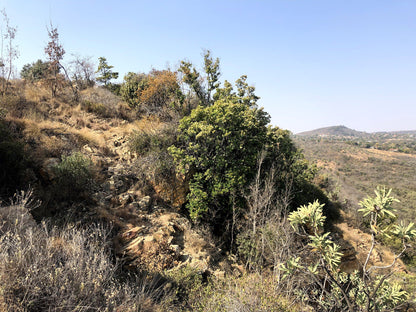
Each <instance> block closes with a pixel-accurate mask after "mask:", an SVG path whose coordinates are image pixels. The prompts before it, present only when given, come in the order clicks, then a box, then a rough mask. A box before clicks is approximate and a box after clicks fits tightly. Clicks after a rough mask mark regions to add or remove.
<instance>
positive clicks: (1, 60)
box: [0, 9, 19, 96]
mask: <svg viewBox="0 0 416 312" xmlns="http://www.w3.org/2000/svg"><path fill="white" fill-rule="evenodd" d="M1 15H2V17H3V22H4V26H3V24H2V25H0V26H1V28H0V29H1V33H0V36H1V48H0V52H1V53H0V75H1V76H0V78H2V79H1V94H2V96H4V95H5V94H6V91H7V89H8V86H9V81H10V77H11V75H12V73H13V62H14V60H15V59H17V57H18V56H19V51H18V50H17V47H16V46H15V45H14V40H15V38H16V32H17V28H16V27H13V26H10V20H9V17H8V16H7V13H6V10H4V9H3V10H2V11H1Z"/></svg>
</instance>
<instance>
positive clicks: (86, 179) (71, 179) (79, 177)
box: [53, 152, 94, 198]
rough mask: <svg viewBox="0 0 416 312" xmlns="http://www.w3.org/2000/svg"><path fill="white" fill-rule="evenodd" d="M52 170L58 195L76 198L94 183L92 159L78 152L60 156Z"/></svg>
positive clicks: (87, 190) (88, 189)
mask: <svg viewBox="0 0 416 312" xmlns="http://www.w3.org/2000/svg"><path fill="white" fill-rule="evenodd" d="M53 170H54V174H55V176H56V178H55V183H56V186H57V192H58V194H57V195H58V197H63V198H72V197H75V198H76V197H79V196H81V195H82V194H85V193H88V192H89V191H90V190H91V189H92V187H93V185H94V180H93V164H92V161H91V160H90V159H89V158H87V157H86V156H84V155H82V154H81V153H80V152H74V153H72V154H71V155H68V156H62V160H61V162H60V163H59V164H57V165H55V166H54V167H53Z"/></svg>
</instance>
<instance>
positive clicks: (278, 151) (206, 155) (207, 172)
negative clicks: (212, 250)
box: [170, 101, 313, 222]
mask: <svg viewBox="0 0 416 312" xmlns="http://www.w3.org/2000/svg"><path fill="white" fill-rule="evenodd" d="M269 121H270V116H269V115H268V114H267V113H266V112H264V111H263V110H262V109H257V108H255V107H249V106H248V105H245V104H244V103H236V102H232V101H217V102H215V103H214V104H213V105H212V106H208V107H202V106H200V107H198V108H196V109H195V110H193V111H192V113H191V114H190V115H189V116H186V117H184V118H183V119H182V120H181V121H180V125H179V135H178V145H177V146H176V147H171V148H170V153H171V154H172V156H173V157H174V160H175V162H176V164H177V167H178V168H179V169H180V170H181V172H182V174H184V175H185V176H186V177H187V178H189V194H188V196H187V199H188V204H187V208H188V209H189V213H190V216H191V218H192V219H194V220H197V219H198V218H200V217H202V216H204V215H205V216H207V215H209V217H210V220H211V221H212V222H216V221H215V220H214V219H215V218H217V221H220V222H224V220H225V219H226V218H227V217H228V216H229V214H230V213H231V212H232V209H233V207H236V208H242V207H244V206H245V203H244V200H243V196H242V195H243V193H244V192H245V189H246V187H247V186H248V185H249V184H250V182H251V181H252V179H253V177H254V176H255V174H256V172H257V159H258V156H259V154H260V152H262V151H265V152H266V157H265V161H264V166H263V168H262V170H263V171H265V172H266V171H268V170H270V169H271V168H272V167H273V168H275V169H276V172H278V174H277V175H276V187H282V188H283V187H285V183H286V182H288V181H289V180H290V181H292V182H296V183H292V182H291V183H292V184H294V185H295V184H297V182H298V181H304V180H305V179H309V178H310V177H311V176H312V174H313V172H311V171H310V170H309V169H308V165H307V163H306V162H305V161H304V159H303V156H302V155H301V154H300V153H299V152H298V150H297V149H296V147H295V146H294V144H293V142H292V140H291V139H290V134H289V132H288V131H284V130H281V129H279V128H272V127H268V123H269ZM221 220H222V221H221Z"/></svg>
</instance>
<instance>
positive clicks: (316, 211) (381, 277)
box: [281, 187, 416, 312]
mask: <svg viewBox="0 0 416 312" xmlns="http://www.w3.org/2000/svg"><path fill="white" fill-rule="evenodd" d="M375 194H376V196H375V197H367V198H365V199H364V200H363V201H361V202H360V206H361V207H362V208H361V209H359V211H360V212H362V213H363V217H364V218H369V219H370V220H369V225H370V233H371V242H372V244H371V246H370V248H369V250H368V253H367V258H366V261H365V262H364V264H363V267H362V269H361V270H360V271H355V272H354V273H352V274H347V273H343V272H340V270H339V264H340V262H341V256H342V253H340V251H339V250H340V247H339V245H338V244H336V243H335V242H334V241H333V240H332V239H331V235H330V233H324V234H322V225H323V222H324V216H323V214H322V207H323V205H321V204H319V202H317V201H316V202H314V203H311V204H309V205H308V206H302V207H300V208H299V209H298V210H297V211H295V212H292V213H291V214H290V215H289V221H290V223H291V224H292V226H293V228H294V229H295V230H296V231H297V233H298V234H299V235H300V236H301V237H302V238H303V239H305V240H307V241H308V249H307V251H308V252H311V253H313V254H315V255H316V256H317V258H316V260H315V261H310V262H309V263H305V262H302V261H301V260H300V257H296V258H292V259H289V260H288V261H287V262H286V263H284V264H282V265H281V271H282V272H283V274H282V276H283V278H290V277H292V276H293V275H294V274H296V273H295V272H302V273H304V274H306V275H307V276H309V278H310V279H311V280H312V281H313V283H312V284H310V285H309V286H307V287H306V288H304V289H303V292H302V295H303V296H304V300H306V301H307V302H309V303H311V304H312V305H314V306H316V307H317V309H319V310H320V311H366V312H369V311H391V310H395V309H396V308H398V307H400V306H401V305H402V304H404V303H405V302H406V300H407V298H408V293H407V292H406V291H405V290H404V289H403V286H402V285H400V284H399V283H397V281H390V280H389V278H390V277H391V276H392V275H393V273H394V265H395V263H396V261H397V259H398V258H399V257H401V256H402V254H403V253H404V251H405V250H406V249H407V248H408V246H409V243H410V242H411V241H412V240H414V239H415V238H416V230H415V229H414V224H413V223H409V224H404V223H401V224H394V225H393V224H384V223H383V222H382V221H383V220H384V219H385V218H386V217H392V218H393V219H395V215H394V209H393V206H392V204H393V203H394V202H398V200H397V199H395V198H394V197H393V196H391V190H386V188H383V187H378V188H377V189H376V190H375ZM382 235H384V236H385V235H394V236H396V237H398V238H399V239H400V240H401V242H402V248H403V249H402V251H401V252H400V253H399V254H398V255H397V256H396V257H395V258H394V259H393V262H392V263H390V264H387V265H384V266H377V265H372V266H371V265H370V263H369V259H370V257H371V255H372V253H373V251H374V246H375V244H376V242H377V239H379V238H380V237H381V236H382ZM386 270H387V271H386ZM305 289H306V291H305ZM334 309H335V310H334Z"/></svg>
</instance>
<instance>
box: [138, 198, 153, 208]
mask: <svg viewBox="0 0 416 312" xmlns="http://www.w3.org/2000/svg"><path fill="white" fill-rule="evenodd" d="M151 201H152V199H151V197H150V196H145V197H143V198H142V199H141V200H140V201H139V202H138V204H139V208H140V209H143V210H147V209H149V208H150V204H151Z"/></svg>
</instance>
